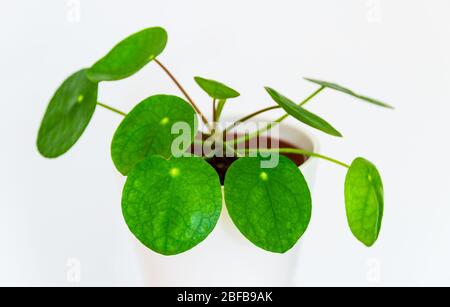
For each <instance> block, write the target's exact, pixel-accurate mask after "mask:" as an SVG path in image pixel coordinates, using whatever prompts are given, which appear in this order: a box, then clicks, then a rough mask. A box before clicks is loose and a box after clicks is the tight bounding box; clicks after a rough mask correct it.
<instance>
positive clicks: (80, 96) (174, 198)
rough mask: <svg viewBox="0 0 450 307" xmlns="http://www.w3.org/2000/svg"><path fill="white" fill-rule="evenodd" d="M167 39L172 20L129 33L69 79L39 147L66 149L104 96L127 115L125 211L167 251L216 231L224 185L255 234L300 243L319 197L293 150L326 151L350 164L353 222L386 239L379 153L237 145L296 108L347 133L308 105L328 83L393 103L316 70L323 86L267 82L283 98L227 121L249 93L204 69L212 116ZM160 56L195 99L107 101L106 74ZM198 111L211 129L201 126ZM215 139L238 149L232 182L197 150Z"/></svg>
mask: <svg viewBox="0 0 450 307" xmlns="http://www.w3.org/2000/svg"><path fill="white" fill-rule="evenodd" d="M166 43H167V33H166V31H165V30H164V29H162V28H148V29H145V30H142V31H140V32H138V33H136V34H133V35H131V36H130V37H128V38H126V39H125V40H123V41H122V42H120V43H119V44H118V45H116V46H115V47H114V48H113V49H112V50H111V51H110V52H109V53H108V54H107V55H106V56H105V57H103V58H102V59H100V60H99V61H98V62H97V63H95V64H94V65H93V66H91V67H90V68H87V69H83V70H80V71H79V72H77V73H75V74H73V75H72V76H70V77H69V78H68V79H67V80H66V81H64V83H63V84H62V85H61V86H60V88H59V89H58V90H57V91H56V93H55V95H54V97H53V98H52V99H51V101H50V103H49V106H48V108H47V111H46V113H45V116H44V118H43V120H42V124H41V127H40V130H39V134H38V140H37V147H38V150H39V152H40V153H41V154H42V155H43V156H44V157H47V158H56V157H59V156H61V155H63V154H64V153H66V152H67V151H68V150H70V149H71V148H72V146H73V145H74V144H75V143H76V142H77V141H78V139H79V138H80V137H81V135H82V134H83V132H84V130H85V128H86V127H87V125H88V124H89V122H90V120H91V118H92V115H93V114H94V112H95V109H96V107H97V106H100V107H103V108H105V109H108V110H110V111H113V112H115V113H117V114H119V115H121V116H124V117H125V118H124V120H123V121H122V123H121V124H120V126H119V127H118V129H117V131H116V133H115V135H114V138H113V141H112V146H111V155H112V160H113V162H114V164H115V166H116V167H117V169H118V171H119V172H120V173H121V174H123V175H125V176H127V181H126V184H125V188H124V191H123V197H122V210H123V215H124V218H125V221H126V223H127V225H128V226H129V229H130V230H131V231H132V232H133V234H134V235H135V236H136V238H137V239H139V240H140V241H141V242H142V243H143V244H144V245H146V246H147V247H148V248H150V249H152V250H153V251H155V252H157V253H160V254H163V255H176V254H180V253H183V252H185V251H187V250H189V249H192V248H193V247H195V246H196V245H198V244H199V243H200V242H202V241H203V240H204V239H205V238H206V237H207V236H208V235H209V234H210V233H211V232H212V230H213V229H214V227H215V226H216V224H217V222H218V220H219V217H220V213H221V210H222V202H223V200H222V199H223V195H222V193H224V197H225V204H226V206H227V209H228V212H229V215H230V217H231V219H232V220H233V222H234V223H235V225H236V227H237V228H238V229H239V230H240V232H241V233H242V234H243V235H244V236H245V237H246V238H247V239H248V240H249V241H251V242H252V243H254V244H255V245H256V246H258V247H260V248H262V249H264V250H267V251H270V252H276V253H285V252H287V251H288V250H290V249H291V248H292V247H293V246H294V245H295V244H296V243H297V241H298V240H299V239H300V237H301V236H302V235H303V234H304V233H305V231H306V229H307V228H308V225H309V222H310V219H311V212H312V201H311V193H310V190H309V188H308V184H307V182H306V180H305V178H304V176H303V174H302V172H301V170H300V169H299V168H298V165H296V164H294V162H293V161H291V160H290V159H289V158H287V157H286V156H285V155H287V154H294V155H302V156H305V157H315V158H320V159H325V160H327V161H329V162H332V163H335V164H338V165H340V166H343V167H345V168H347V169H348V173H347V177H346V180H345V204H346V212H347V217H348V223H349V226H350V229H351V231H352V233H353V234H354V236H355V237H356V238H357V239H358V240H359V241H361V242H362V243H363V244H365V245H366V246H372V245H373V244H374V243H375V242H376V241H377V239H378V236H379V234H380V229H381V223H382V218H383V211H384V199H383V198H384V196H383V184H382V180H381V177H380V174H379V173H378V171H377V169H376V167H375V166H374V165H373V164H372V163H371V162H369V161H367V160H366V159H363V158H357V159H355V160H354V161H353V163H352V164H351V165H347V164H346V163H343V162H340V161H338V160H336V159H333V158H330V157H327V156H324V155H321V154H319V153H314V152H307V151H305V150H303V149H298V148H244V149H242V147H238V146H237V145H238V144H242V143H245V142H248V141H249V140H252V139H254V138H256V137H259V136H261V135H263V134H264V133H265V132H267V131H269V130H271V129H272V128H274V127H275V126H276V125H279V124H280V123H281V122H283V121H284V120H285V119H286V118H288V117H289V116H292V117H294V118H295V119H297V120H298V121H300V122H301V123H303V124H306V125H308V126H310V127H313V128H315V129H317V130H320V131H322V132H324V133H326V134H329V135H331V136H334V137H342V134H341V133H340V132H339V131H338V130H337V129H336V128H334V127H333V126H332V125H331V124H330V123H328V122H327V121H326V120H324V119H322V118H321V117H319V116H318V115H316V114H314V113H312V112H310V111H308V110H307V109H305V105H306V104H307V103H308V102H310V101H311V100H312V99H313V98H314V97H315V96H317V95H318V94H319V93H321V92H322V91H324V90H325V89H332V90H335V91H339V92H342V93H345V94H347V95H351V96H353V97H355V98H358V99H360V100H362V101H366V102H368V103H371V104H374V105H377V106H381V107H386V108H391V107H390V106H389V105H387V104H385V103H382V102H380V101H377V100H375V99H372V98H368V97H366V96H362V95H359V94H356V93H354V92H353V91H351V90H349V89H346V88H344V87H342V86H339V85H337V84H333V83H329V82H323V81H318V80H313V79H306V80H307V81H309V82H313V83H315V84H317V85H318V86H319V88H318V90H316V91H315V92H314V93H312V94H311V95H310V96H308V97H307V98H306V99H305V100H303V101H302V102H301V103H299V104H298V103H295V102H293V101H292V100H290V99H289V98H287V97H286V96H284V95H282V94H281V93H279V92H278V91H276V90H274V89H272V88H269V87H267V88H266V90H267V92H268V94H269V95H270V97H271V98H272V99H273V100H274V101H275V102H276V105H274V106H271V107H268V108H265V109H263V110H260V111H257V112H254V113H252V114H250V115H248V116H245V117H244V118H242V119H241V120H239V121H236V122H234V123H232V124H231V125H230V126H228V127H226V128H221V127H219V125H217V123H218V122H220V120H221V115H222V113H223V110H224V107H225V105H226V102H227V101H228V100H230V99H233V98H236V97H239V96H240V94H239V93H238V92H237V91H236V90H234V89H232V88H231V87H229V86H227V85H225V84H223V83H220V82H217V81H214V80H209V79H205V78H201V77H195V81H196V82H197V84H198V85H199V86H200V87H201V88H202V89H203V90H204V91H205V92H206V94H208V95H209V96H210V98H211V99H212V106H213V107H212V108H213V112H212V113H213V115H212V121H209V120H208V118H207V117H206V116H205V115H204V113H202V112H201V110H200V109H199V107H198V106H197V105H196V103H195V102H194V100H193V99H192V98H191V96H189V94H188V93H187V91H186V90H185V89H184V88H183V87H182V85H181V84H180V82H178V80H177V79H176V78H175V77H174V75H173V74H172V73H171V72H170V71H169V69H168V68H167V67H166V66H164V65H163V64H162V63H161V62H160V61H159V60H158V59H157V57H158V56H159V55H160V54H161V53H162V52H163V51H164V49H165V46H166ZM150 62H154V63H156V64H157V65H158V66H160V67H161V68H162V69H163V70H164V71H165V72H166V73H167V75H168V76H169V77H170V79H172V80H173V81H174V82H175V84H176V85H177V87H178V88H179V89H180V91H181V93H182V94H183V96H184V97H185V98H186V100H185V99H183V98H180V97H176V96H172V95H154V96H151V97H149V98H147V99H145V100H144V101H142V102H141V103H139V104H138V105H137V106H136V107H135V108H134V109H133V110H132V111H131V112H130V113H128V114H126V113H125V112H122V111H119V110H117V109H115V108H113V107H111V106H108V105H106V104H103V103H101V102H99V101H98V99H97V97H98V89H99V84H100V82H107V81H116V80H121V79H124V78H127V77H129V76H132V75H133V74H135V73H136V72H138V71H139V70H141V69H142V68H143V67H144V66H145V65H147V64H148V63H150ZM276 109H283V110H284V111H286V115H284V116H282V117H280V118H278V119H276V120H274V121H273V122H272V123H270V124H267V126H264V127H262V128H261V129H259V130H257V131H254V132H252V133H249V134H245V135H239V136H238V137H237V138H233V139H231V140H229V139H228V138H225V137H226V136H227V135H228V134H229V133H233V132H234V131H235V128H236V127H237V126H239V125H240V124H241V123H243V122H247V121H249V120H251V119H253V118H254V117H256V116H258V115H260V114H262V113H265V112H269V111H271V110H276ZM198 118H200V119H201V120H202V122H203V124H204V125H203V126H204V129H200V127H199V126H200V125H199V122H198V120H197V119H198ZM181 134H184V135H187V136H186V137H184V138H183V140H184V141H183V142H179V138H180V135H181ZM281 137H282V136H281ZM211 140H212V141H211ZM206 142H210V143H214V146H213V147H214V148H221V149H226V150H228V151H229V150H231V151H232V154H233V158H234V159H233V163H232V164H231V166H230V167H229V169H228V170H227V172H226V176H225V178H222V179H223V180H222V181H223V182H221V178H219V174H218V173H217V172H216V170H215V169H214V167H213V166H214V165H213V164H214V163H213V162H212V161H213V160H212V159H213V157H212V156H211V155H204V154H200V155H198V154H196V153H195V152H193V151H192V149H193V148H194V147H195V146H196V145H200V146H201V145H204V144H205V143H206ZM186 144H187V145H188V146H186ZM175 152H177V153H175ZM180 153H182V154H180ZM212 153H213V154H214V150H212ZM268 153H271V154H280V155H281V156H280V157H279V158H280V159H279V162H278V163H277V165H276V166H274V167H271V168H264V167H262V163H261V162H262V161H263V160H264V159H265V158H264V157H263V154H268ZM210 154H211V152H210ZM222 183H223V186H224V189H223V190H222ZM222 191H223V192H222Z"/></svg>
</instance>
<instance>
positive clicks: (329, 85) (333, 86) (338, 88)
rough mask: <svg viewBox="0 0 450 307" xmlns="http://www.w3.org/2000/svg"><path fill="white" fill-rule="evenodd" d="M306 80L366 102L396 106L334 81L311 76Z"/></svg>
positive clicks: (385, 106)
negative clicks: (315, 78) (356, 91)
mask: <svg viewBox="0 0 450 307" xmlns="http://www.w3.org/2000/svg"><path fill="white" fill-rule="evenodd" d="M305 80H307V81H309V82H312V83H315V84H318V85H320V86H323V87H326V88H330V89H333V90H335V91H338V92H342V93H345V94H347V95H350V96H353V97H355V98H358V99H361V100H364V101H366V102H369V103H372V104H375V105H377V106H380V107H384V108H389V109H393V108H394V107H392V106H390V105H388V104H385V103H384V102H381V101H378V100H376V99H373V98H369V97H366V96H362V95H359V94H356V93H355V92H353V91H352V90H349V89H348V88H345V87H342V86H340V85H338V84H334V83H331V82H326V81H320V80H314V79H309V78H305Z"/></svg>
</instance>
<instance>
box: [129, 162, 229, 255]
mask: <svg viewBox="0 0 450 307" xmlns="http://www.w3.org/2000/svg"><path fill="white" fill-rule="evenodd" d="M221 209H222V191H221V186H220V182H219V177H218V175H217V173H216V172H215V170H214V169H213V168H212V167H211V166H210V165H209V164H208V163H207V162H205V161H203V160H202V159H200V158H179V159H171V160H165V159H163V158H161V157H157V156H152V157H149V158H147V159H146V160H144V161H142V162H141V163H139V164H138V165H137V166H136V168H135V169H134V170H133V171H132V172H131V173H130V175H129V176H128V179H127V182H126V185H125V189H124V191H123V198H122V211H123V215H124V217H125V221H126V223H127V225H128V227H129V228H130V230H131V232H132V233H133V234H134V235H135V236H136V237H137V238H138V239H139V241H141V242H142V243H143V244H144V245H145V246H147V247H148V248H150V249H152V250H153V251H155V252H157V253H160V254H163V255H176V254H180V253H182V252H185V251H187V250H190V249H191V248H193V247H194V246H196V245H198V244H199V243H200V242H202V241H203V240H204V239H206V237H207V236H208V235H209V234H210V233H211V232H212V230H213V229H214V227H215V226H216V224H217V221H218V219H219V216H220V212H221Z"/></svg>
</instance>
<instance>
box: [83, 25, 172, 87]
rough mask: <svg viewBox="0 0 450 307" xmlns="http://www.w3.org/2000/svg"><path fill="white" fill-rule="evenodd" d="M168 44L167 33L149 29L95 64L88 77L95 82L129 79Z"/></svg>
mask: <svg viewBox="0 0 450 307" xmlns="http://www.w3.org/2000/svg"><path fill="white" fill-rule="evenodd" d="M166 44H167V32H166V31H165V30H164V29H162V28H149V29H145V30H142V31H140V32H138V33H135V34H133V35H131V36H129V37H128V38H126V39H125V40H123V41H122V42H120V43H119V44H118V45H117V46H115V47H114V48H113V49H112V50H111V51H110V52H109V53H108V54H107V55H106V56H105V57H104V58H102V59H101V60H100V61H98V62H97V63H95V64H94V66H92V67H91V68H90V69H89V71H88V77H89V78H90V79H91V80H93V81H98V82H100V81H113V80H121V79H125V78H128V77H130V76H132V75H133V74H135V73H136V72H138V71H139V70H141V69H142V68H143V67H144V66H145V65H147V64H148V63H149V62H151V61H153V60H154V59H155V58H156V57H157V56H158V55H160V54H161V53H162V52H163V51H164V49H165V47H166Z"/></svg>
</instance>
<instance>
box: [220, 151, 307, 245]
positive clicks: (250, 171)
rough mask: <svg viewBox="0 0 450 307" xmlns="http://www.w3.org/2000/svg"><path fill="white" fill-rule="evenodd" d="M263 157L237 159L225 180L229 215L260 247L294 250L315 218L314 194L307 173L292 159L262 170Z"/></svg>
mask: <svg viewBox="0 0 450 307" xmlns="http://www.w3.org/2000/svg"><path fill="white" fill-rule="evenodd" d="M261 161H262V159H260V158H242V159H239V160H237V161H236V162H235V163H233V165H232V166H231V167H230V169H229V170H228V172H227V175H226V178H225V201H226V205H227V208H228V212H229V214H230V216H231V218H232V220H233V222H234V224H235V225H236V226H237V228H239V230H240V231H241V233H242V234H243V235H244V236H245V237H246V238H247V239H248V240H250V241H251V242H253V243H254V244H255V245H257V246H258V247H261V248H263V249H265V250H267V251H271V252H276V253H285V252H287V251H288V250H290V249H291V248H292V247H293V246H294V245H295V244H296V243H297V241H298V240H299V239H300V238H301V236H302V235H303V234H304V232H305V231H306V229H307V227H308V225H309V221H310V219H311V210H312V208H311V194H310V191H309V188H308V184H307V183H306V181H305V178H304V177H303V174H302V173H301V172H300V170H299V169H298V168H297V166H296V165H295V164H294V163H293V162H292V161H291V160H289V159H288V158H286V157H284V156H280V161H279V164H278V166H277V167H275V168H272V169H265V168H261Z"/></svg>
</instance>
